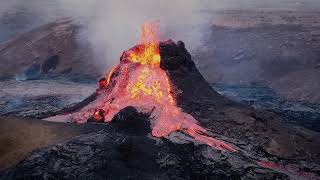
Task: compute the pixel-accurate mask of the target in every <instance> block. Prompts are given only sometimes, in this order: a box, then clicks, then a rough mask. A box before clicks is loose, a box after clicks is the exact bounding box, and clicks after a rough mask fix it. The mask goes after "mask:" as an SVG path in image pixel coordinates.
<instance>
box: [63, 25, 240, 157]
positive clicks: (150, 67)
mask: <svg viewBox="0 0 320 180" xmlns="http://www.w3.org/2000/svg"><path fill="white" fill-rule="evenodd" d="M157 29H158V26H157V25H156V24H154V23H145V24H144V25H143V26H142V28H141V31H142V39H141V42H140V45H137V46H135V47H134V48H132V49H130V50H128V51H126V52H124V53H123V55H122V57H121V62H120V64H119V65H118V66H116V67H114V68H113V69H112V70H111V71H110V73H109V74H108V76H106V78H103V79H102V80H100V81H99V86H100V89H99V90H98V93H99V95H98V96H99V97H98V98H97V100H95V101H94V102H92V103H91V104H90V105H88V106H87V107H85V108H83V109H82V110H81V111H80V112H77V113H74V114H70V115H68V117H69V118H70V119H72V121H73V122H79V123H84V122H87V120H88V119H89V118H90V117H92V116H93V117H94V118H95V120H96V121H104V122H110V121H111V120H112V118H113V117H114V116H115V115H116V114H117V113H118V112H119V111H120V110H121V109H123V108H125V107H127V106H133V107H135V108H137V109H138V110H139V111H141V112H150V113H151V116H152V117H151V118H150V121H151V126H152V127H153V128H152V135H153V136H155V137H165V136H168V135H169V134H170V133H172V132H175V131H182V132H184V133H187V134H189V135H190V136H192V137H193V138H194V139H195V140H197V141H200V142H202V143H205V144H207V145H209V146H211V147H213V148H216V149H218V150H223V151H230V152H236V151H237V150H236V149H235V148H234V147H233V146H231V145H228V144H226V143H225V142H223V141H222V140H217V139H215V138H212V137H209V136H207V132H206V130H205V129H204V128H202V127H201V126H200V125H199V124H198V121H197V120H196V119H194V118H193V117H192V116H191V115H189V114H187V113H184V112H182V110H181V109H180V108H179V107H178V106H177V104H176V102H175V98H174V92H173V91H172V88H171V84H170V81H169V78H168V76H167V74H166V72H165V71H164V70H163V69H161V68H160V60H161V57H160V50H159V40H158V35H157V34H158V33H157Z"/></svg>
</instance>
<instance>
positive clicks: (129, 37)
mask: <svg viewBox="0 0 320 180" xmlns="http://www.w3.org/2000/svg"><path fill="white" fill-rule="evenodd" d="M59 5H60V7H63V8H64V9H66V7H70V9H69V10H70V11H68V13H70V14H71V15H72V16H73V17H74V16H76V17H78V19H79V21H80V23H81V24H83V26H84V27H85V29H83V30H84V31H85V32H84V33H83V34H86V36H87V38H88V41H89V43H90V45H91V47H92V49H93V51H94V54H95V60H94V63H97V64H99V67H101V68H102V69H101V70H102V71H104V70H106V67H110V66H111V65H113V64H116V63H117V62H118V61H119V57H120V56H121V53H122V51H124V50H126V49H128V48H130V47H132V46H134V45H135V44H136V43H137V42H138V41H139V36H140V26H141V24H142V23H143V22H146V21H157V22H159V24H160V35H161V39H162V40H166V39H168V38H173V39H175V40H180V39H181V40H184V41H186V44H187V45H191V44H193V46H194V45H195V44H197V42H200V32H199V30H200V28H199V27H200V26H198V25H199V24H201V23H203V22H204V21H205V18H203V15H202V14H201V10H202V8H203V7H204V6H203V5H204V4H203V3H199V2H197V1H195V0H164V1H159V0H135V1H132V0H122V1H116V0H112V1H110V0H109V1H104V0H93V1H84V0H83V1H79V0H67V1H66V0H59ZM191 42H192V43H191Z"/></svg>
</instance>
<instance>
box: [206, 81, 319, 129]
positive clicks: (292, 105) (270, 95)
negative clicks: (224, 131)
mask: <svg viewBox="0 0 320 180" xmlns="http://www.w3.org/2000/svg"><path fill="white" fill-rule="evenodd" d="M212 87H213V89H214V90H216V91H217V92H219V94H222V95H224V96H226V97H228V98H230V99H232V100H234V101H236V102H239V103H242V104H245V105H248V106H251V107H253V108H255V109H257V110H262V111H271V112H274V113H275V114H277V115H278V116H280V117H282V118H283V119H284V120H285V121H287V122H288V123H293V124H297V125H300V126H304V127H306V128H308V129H312V130H314V131H318V132H319V131H320V104H316V103H308V102H300V101H289V100H286V99H284V98H282V97H281V96H280V95H279V94H277V93H276V92H275V91H274V90H273V89H271V88H270V87H267V86H264V85H227V84H212Z"/></svg>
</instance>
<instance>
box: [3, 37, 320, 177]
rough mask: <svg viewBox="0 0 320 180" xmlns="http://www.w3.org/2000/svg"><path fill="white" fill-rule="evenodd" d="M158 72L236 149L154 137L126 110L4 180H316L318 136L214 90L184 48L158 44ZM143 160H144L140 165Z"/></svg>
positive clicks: (179, 135)
mask: <svg viewBox="0 0 320 180" xmlns="http://www.w3.org/2000/svg"><path fill="white" fill-rule="evenodd" d="M160 51H161V57H162V60H161V67H162V68H163V69H164V70H166V72H167V74H168V76H169V78H170V81H171V83H172V84H173V85H174V86H175V88H176V90H181V91H180V92H181V93H180V94H179V95H178V96H177V102H178V104H179V106H180V107H182V108H183V110H184V111H185V112H188V113H190V114H192V116H194V117H195V118H196V119H197V120H198V121H199V122H200V124H201V125H202V126H203V127H205V128H206V129H207V130H208V134H209V135H210V136H212V137H215V138H218V139H221V140H223V141H226V142H228V143H229V144H232V145H234V146H235V147H237V152H225V151H221V150H216V149H214V148H212V147H210V146H207V145H204V144H202V143H199V142H198V141H195V140H193V139H192V138H190V137H189V136H188V135H186V134H184V133H183V132H176V133H172V134H170V135H169V136H167V137H164V138H154V137H152V136H151V135H150V132H151V124H150V119H149V118H150V117H148V115H147V114H142V113H139V112H138V111H137V110H135V108H133V107H127V108H125V109H123V110H121V111H120V112H119V113H118V114H117V115H116V116H115V117H114V119H113V120H112V122H111V123H110V124H108V125H106V126H105V129H104V130H102V131H98V132H94V133H90V134H86V135H82V136H79V137H76V138H73V139H72V140H69V141H66V142H64V143H60V144H56V145H52V146H49V147H47V148H43V149H39V150H36V151H34V152H33V153H31V154H30V155H29V156H28V157H27V158H26V159H25V160H23V161H21V162H20V163H19V164H18V165H17V166H15V167H14V168H11V169H9V170H7V171H5V172H3V173H2V174H1V176H0V177H1V178H2V179H10V178H13V179H25V178H30V179H32V178H40V179H43V178H44V179H46V178H49V179H79V178H80V179H105V178H109V179H119V178H121V179H123V178H125V179H197V178H198V179H206V178H207V179H208V178H210V179H212V178H213V179H289V178H291V179H319V178H318V176H319V169H320V166H319V165H318V161H319V148H320V147H319V139H318V138H317V137H318V136H319V134H318V133H315V132H313V131H308V130H306V129H304V128H301V127H295V126H291V125H289V124H285V123H283V122H281V121H282V120H281V119H280V118H278V117H277V116H276V115H275V114H273V113H266V112H257V111H255V110H254V109H252V108H248V107H247V106H244V105H241V104H238V103H234V102H232V101H231V100H229V99H227V98H225V97H223V96H221V95H219V94H218V93H216V92H215V91H213V90H212V88H211V87H210V85H209V84H208V83H207V82H206V81H205V79H204V78H203V77H202V76H201V74H200V73H199V71H198V70H197V69H196V67H195V66H194V64H193V62H192V60H191V56H190V54H189V53H188V52H187V51H186V49H185V48H184V45H183V43H181V42H180V43H178V45H177V44H175V43H173V42H172V41H168V42H166V43H163V44H161V47H160ZM141 162H144V163H141Z"/></svg>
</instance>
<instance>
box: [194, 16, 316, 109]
mask: <svg viewBox="0 0 320 180" xmlns="http://www.w3.org/2000/svg"><path fill="white" fill-rule="evenodd" d="M319 15H320V14H319V12H318V11H303V10H292V11H273V10H259V11H257V10H256V11H254V10H251V11H247V10H246V11H245V10H243V11H242V10H229V11H222V12H220V13H215V14H214V15H212V18H211V30H210V32H208V33H207V34H205V35H204V43H203V47H199V48H198V52H193V54H194V56H195V58H194V59H195V61H196V63H197V65H198V67H199V69H200V71H201V72H202V74H203V75H204V76H205V78H206V79H207V80H208V81H209V82H219V83H228V84H250V83H260V84H261V83H263V84H265V85H268V86H271V87H272V88H274V89H275V90H276V91H277V92H278V93H279V94H281V95H282V96H284V97H285V98H287V99H291V100H301V101H309V102H318V103H319V97H320V95H319V92H320V89H319V88H320V85H319V83H320V81H319V77H320V68H319V67H320V66H319V63H320V61H319V57H320V53H319V48H320V46H319V45H320V39H319V38H320V32H319V27H320V19H319Z"/></svg>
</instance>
